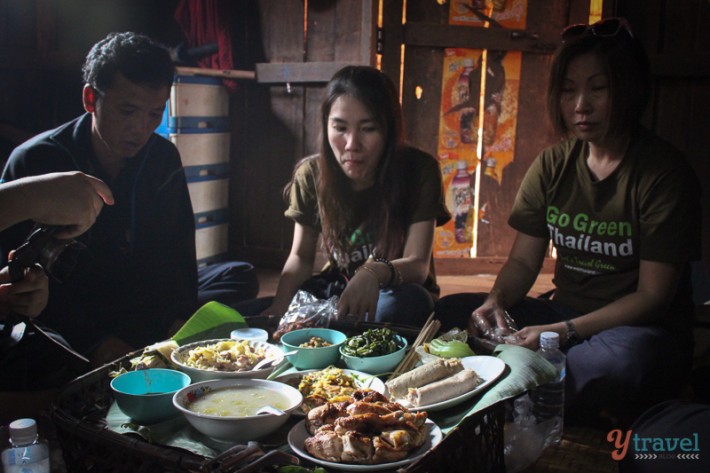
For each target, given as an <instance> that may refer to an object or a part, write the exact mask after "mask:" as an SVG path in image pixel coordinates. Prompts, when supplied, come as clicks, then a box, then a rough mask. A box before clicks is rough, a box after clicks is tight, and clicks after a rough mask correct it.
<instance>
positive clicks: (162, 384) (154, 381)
mask: <svg viewBox="0 0 710 473" xmlns="http://www.w3.org/2000/svg"><path fill="white" fill-rule="evenodd" d="M190 383H191V381H190V377H189V376H188V375H186V374H185V373H183V372H182V371H177V370H169V369H164V368H150V369H147V370H137V371H128V372H127V373H123V374H121V375H119V376H117V377H115V378H114V379H113V380H111V390H112V391H113V397H114V399H116V403H117V404H118V407H119V408H120V409H121V411H123V413H124V414H126V415H127V416H128V417H130V418H131V419H133V420H134V421H135V422H137V423H138V424H141V425H148V424H155V423H156V422H161V421H164V420H167V419H169V418H171V417H173V416H176V415H178V414H179V412H178V410H177V409H176V408H175V406H173V395H174V394H175V393H176V392H178V391H179V390H181V389H182V388H184V387H186V386H189V385H190Z"/></svg>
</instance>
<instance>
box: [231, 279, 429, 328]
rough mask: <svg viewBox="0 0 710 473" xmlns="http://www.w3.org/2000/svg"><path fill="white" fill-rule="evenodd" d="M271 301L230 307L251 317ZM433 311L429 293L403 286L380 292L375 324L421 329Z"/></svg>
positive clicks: (422, 288) (246, 302) (413, 285)
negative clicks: (383, 323) (413, 326)
mask: <svg viewBox="0 0 710 473" xmlns="http://www.w3.org/2000/svg"><path fill="white" fill-rule="evenodd" d="M273 300H274V298H273V297H261V298H258V299H252V300H249V301H243V302H239V303H236V304H232V307H234V309H236V310H237V311H238V312H239V313H240V314H242V315H243V316H244V317H251V316H255V315H259V314H260V313H261V312H262V311H264V310H266V309H267V308H268V307H269V306H270V305H271V303H272V301H273ZM433 310H434V300H433V298H432V296H431V294H430V293H429V291H427V290H426V289H424V287H423V286H421V285H419V284H403V285H401V286H399V287H396V288H392V289H384V290H381V291H380V298H379V299H378V301H377V314H375V322H389V323H393V324H403V325H415V326H419V327H421V326H422V325H424V322H426V319H427V318H428V317H429V315H430V314H431V313H432V311H433Z"/></svg>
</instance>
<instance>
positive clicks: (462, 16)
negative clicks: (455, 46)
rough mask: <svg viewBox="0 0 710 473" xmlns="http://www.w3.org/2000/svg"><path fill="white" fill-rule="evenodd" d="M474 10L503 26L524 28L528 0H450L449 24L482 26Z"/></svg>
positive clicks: (481, 21)
mask: <svg viewBox="0 0 710 473" xmlns="http://www.w3.org/2000/svg"><path fill="white" fill-rule="evenodd" d="M474 11H479V12H481V13H484V14H485V15H487V16H489V17H491V18H493V20H495V21H496V22H497V23H498V24H499V25H500V26H502V27H503V28H510V29H525V22H526V21H527V11H528V0H452V1H451V8H449V24H451V25H467V26H481V27H482V26H483V23H484V22H483V20H482V19H481V18H479V17H478V16H477V15H476V14H475V13H474Z"/></svg>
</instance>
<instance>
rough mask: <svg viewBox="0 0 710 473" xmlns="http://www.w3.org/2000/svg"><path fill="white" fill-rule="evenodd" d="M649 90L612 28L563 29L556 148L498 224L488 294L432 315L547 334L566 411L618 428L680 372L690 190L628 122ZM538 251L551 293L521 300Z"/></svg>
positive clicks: (678, 161) (553, 103)
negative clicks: (503, 232) (502, 243)
mask: <svg viewBox="0 0 710 473" xmlns="http://www.w3.org/2000/svg"><path fill="white" fill-rule="evenodd" d="M650 89H651V83H650V71H649V64H648V58H647V57H646V54H645V52H644V51H643V47H642V46H641V44H640V42H639V41H638V40H637V39H636V38H634V36H633V34H632V32H631V30H630V28H629V25H628V24H627V22H626V21H625V20H624V19H621V18H610V19H607V20H603V21H600V22H598V23H595V24H593V25H574V26H570V27H568V28H567V29H565V31H564V32H563V34H562V44H561V46H560V48H558V50H557V52H556V54H555V57H554V60H553V63H552V70H551V73H550V78H549V84H548V112H549V114H550V119H551V121H552V124H553V126H554V127H555V129H556V130H557V131H558V132H559V134H560V135H561V136H562V137H563V138H564V140H563V141H562V142H561V143H559V144H557V145H554V146H552V147H550V148H548V149H546V150H544V151H543V152H542V153H541V154H540V156H538V158H537V159H536V160H535V162H534V163H533V164H532V165H531V167H530V169H529V170H528V172H527V173H526V175H525V178H524V179H523V182H522V183H521V186H520V189H519V191H518V195H517V197H516V200H515V204H514V206H513V209H512V212H511V216H510V219H509V224H510V225H511V226H512V227H513V228H514V229H515V230H516V231H517V233H516V239H515V242H514V244H513V248H512V249H511V252H510V254H509V257H508V261H507V262H506V264H505V265H504V266H503V268H501V271H500V273H499V274H498V277H497V279H496V282H495V283H494V285H493V288H492V290H491V292H490V294H482V295H481V294H456V295H452V296H449V297H446V298H442V300H441V301H439V304H438V305H437V308H436V312H437V316H438V317H439V318H441V319H442V320H444V322H445V325H451V324H464V325H468V326H469V327H470V330H471V331H472V332H475V333H479V334H481V333H482V334H484V335H486V336H489V337H491V338H494V339H497V340H499V341H504V342H508V343H515V344H519V345H522V346H525V347H528V348H531V349H536V348H538V343H539V339H540V334H541V333H542V332H546V331H552V332H557V333H558V334H559V335H560V340H561V341H562V343H563V344H565V345H566V350H567V390H566V401H565V403H566V405H567V413H569V414H572V415H578V414H580V413H583V412H589V411H592V412H594V413H600V412H602V411H604V412H606V413H607V415H608V416H610V417H613V418H615V419H617V420H620V421H624V420H625V421H626V422H628V421H629V420H630V419H633V416H634V415H635V414H637V413H639V412H640V411H641V410H642V409H643V407H645V406H648V405H651V404H652V403H653V402H655V401H658V400H660V399H662V398H664V397H668V396H672V395H673V394H674V392H675V389H676V388H677V387H679V386H681V385H682V380H683V376H684V375H686V374H687V373H688V371H689V368H690V364H691V359H692V358H691V357H692V336H691V335H692V311H693V306H692V299H691V290H690V289H691V284H690V277H689V275H690V270H689V268H690V262H691V261H693V260H695V259H698V258H699V257H700V231H699V230H700V227H699V224H698V222H699V221H700V219H699V214H700V209H699V202H700V197H699V185H698V182H697V179H696V177H695V176H694V175H693V173H692V170H691V169H690V167H689V166H688V165H687V163H686V162H685V161H684V159H683V157H682V156H681V154H680V153H679V152H678V151H677V150H676V149H675V148H673V147H672V146H671V145H670V144H668V143H666V142H665V141H663V140H662V139H660V138H659V137H657V136H656V135H654V134H653V133H652V132H650V131H649V130H647V129H645V128H643V127H641V125H640V119H641V115H642V113H643V111H644V108H645V106H646V103H647V101H648V99H649V96H650ZM550 243H552V244H553V245H554V247H555V250H556V253H557V258H556V266H555V276H554V279H553V282H554V284H555V291H554V294H553V295H552V297H551V298H546V299H539V298H530V297H526V294H527V293H528V291H529V290H530V288H531V287H532V285H533V283H534V282H535V279H536V277H537V275H538V272H539V270H540V268H541V267H542V263H543V259H544V258H545V256H546V255H547V254H548V251H549V244H550ZM506 311H507V312H506ZM508 313H509V314H510V316H511V317H512V319H514V321H515V324H517V326H518V327H521V329H520V330H518V331H517V332H515V333H511V330H510V329H509V324H508V320H509V317H507V314H508ZM459 326H460V325H459ZM496 327H497V330H496Z"/></svg>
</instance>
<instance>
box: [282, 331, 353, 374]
mask: <svg viewBox="0 0 710 473" xmlns="http://www.w3.org/2000/svg"><path fill="white" fill-rule="evenodd" d="M311 337H320V338H322V339H323V340H325V341H326V342H328V343H330V344H331V345H330V346H327V347H319V348H305V347H299V345H300V344H302V343H305V342H307V341H309V340H310V339H311ZM347 338H348V337H347V335H345V334H344V333H343V332H339V331H337V330H332V329H329V328H302V329H299V330H293V331H291V332H287V333H285V334H283V335H282V336H281V344H282V345H283V349H284V351H286V352H289V351H293V350H296V353H294V354H293V355H288V356H287V357H286V359H287V360H288V361H289V362H290V363H291V364H292V365H293V366H295V367H296V368H298V369H299V370H312V369H316V370H319V369H323V368H325V367H327V366H329V365H334V364H335V363H337V362H338V360H339V359H340V351H339V349H340V345H342V344H343V343H344V342H345V340H346V339H347Z"/></svg>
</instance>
